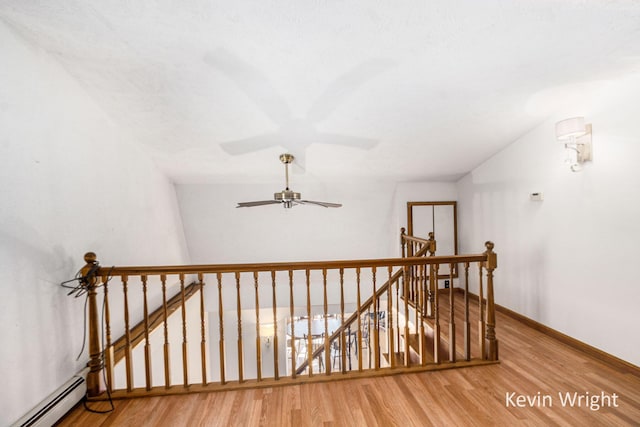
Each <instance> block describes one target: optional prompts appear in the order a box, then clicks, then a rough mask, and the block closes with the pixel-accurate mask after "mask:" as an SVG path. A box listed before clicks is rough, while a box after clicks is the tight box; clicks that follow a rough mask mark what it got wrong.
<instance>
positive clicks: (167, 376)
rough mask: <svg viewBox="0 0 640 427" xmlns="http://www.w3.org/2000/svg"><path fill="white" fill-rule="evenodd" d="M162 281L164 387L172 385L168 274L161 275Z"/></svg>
mask: <svg viewBox="0 0 640 427" xmlns="http://www.w3.org/2000/svg"><path fill="white" fill-rule="evenodd" d="M160 282H161V283H162V324H163V329H164V387H165V388H169V387H171V362H170V360H171V359H170V354H171V352H170V345H169V325H168V319H169V309H168V307H167V275H166V274H161V275H160Z"/></svg>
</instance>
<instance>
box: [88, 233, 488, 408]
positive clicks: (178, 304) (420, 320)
mask: <svg viewBox="0 0 640 427" xmlns="http://www.w3.org/2000/svg"><path fill="white" fill-rule="evenodd" d="M402 242H403V247H405V245H411V246H412V248H411V249H410V252H403V255H404V256H403V257H402V258H389V259H374V260H348V261H326V262H296V263H263V264H224V265H188V266H149V267H100V266H99V265H98V263H97V261H96V256H95V254H92V253H89V254H87V255H86V256H85V260H86V262H87V265H86V266H85V267H84V268H83V269H82V275H83V283H84V284H85V286H87V288H88V291H89V292H88V295H89V335H90V336H89V352H90V362H89V366H90V368H91V369H90V373H89V378H88V390H89V394H90V396H94V397H96V396H97V397H98V398H99V397H100V396H103V395H104V394H103V392H104V390H105V389H108V390H109V392H110V394H111V395H112V396H113V397H127V396H141V395H161V394H175V393H186V392H197V391H213V390H221V389H233V388H246V387H256V386H273V385H278V384H292V383H296V382H301V381H302V382H308V381H310V380H313V381H327V380H333V379H338V378H352V377H359V376H366V375H380V374H387V373H395V372H398V371H414V370H430V369H439V368H450V367H452V366H454V365H455V366H469V365H477V364H485V363H494V362H495V361H497V359H498V350H497V348H498V347H497V340H496V336H495V314H494V309H493V271H494V269H495V268H496V266H497V264H496V255H495V253H494V252H493V244H492V243H490V242H487V244H486V251H485V252H484V253H482V254H476V255H456V256H434V255H433V252H434V251H435V240H434V239H433V237H432V238H431V239H430V240H428V239H418V238H415V237H411V236H405V235H404V234H403V236H402ZM432 249H433V251H432ZM408 253H410V254H411V255H412V256H406V255H408ZM424 255H429V256H424ZM445 265H446V266H448V268H449V271H451V272H453V271H454V265H462V266H463V270H464V273H465V274H464V283H463V286H464V290H465V291H467V292H464V300H463V305H462V307H463V309H462V312H463V317H462V319H461V320H460V323H461V324H462V330H463V336H464V339H463V343H464V344H463V345H461V346H458V345H457V344H456V334H457V333H458V332H457V331H456V324H457V322H456V316H457V315H458V312H457V311H456V307H455V306H456V305H457V304H456V302H457V300H456V299H455V295H454V292H453V283H454V282H453V279H454V277H453V273H452V274H451V277H450V280H451V282H450V283H451V286H450V289H448V290H447V291H449V300H448V307H447V304H446V300H443V301H442V305H443V306H444V307H447V312H448V316H442V315H441V314H440V309H441V301H440V298H439V297H438V295H439V294H440V293H441V292H442V290H440V291H438V287H437V281H438V277H439V276H438V270H439V269H441V267H442V266H445ZM473 265H475V266H477V270H478V273H479V274H478V276H477V277H478V278H479V283H478V285H479V296H480V297H479V300H478V310H477V313H480V314H479V315H476V317H475V319H473V320H472V319H471V317H470V314H469V306H470V302H469V298H468V288H469V268H470V266H473ZM484 274H486V295H485V294H484V293H483V288H484V284H483V275H484ZM431 282H433V284H431ZM425 283H429V286H426V285H425ZM428 289H430V290H432V291H433V309H431V308H427V309H425V305H428V302H429V298H428ZM99 290H102V292H100V294H99V293H98V291H99ZM170 294H172V296H169V295H170ZM190 296H191V298H189V297H190ZM196 297H198V298H196ZM485 298H486V300H485ZM99 303H102V307H103V309H102V311H101V312H102V318H103V322H104V324H103V325H101V322H100V321H99V317H100V311H99V310H98V306H99ZM458 304H459V302H458ZM134 307H137V308H138V309H136V310H134ZM149 307H160V309H158V310H155V311H153V312H151V313H150V309H149ZM458 311H459V310H458ZM171 313H173V314H171ZM485 315H486V317H485ZM472 321H476V322H478V329H477V330H476V331H475V332H474V331H473V330H472V329H471V328H470V325H471V323H472ZM442 322H444V323H446V324H447V325H448V333H441V331H440V327H441V323H442ZM134 324H135V326H132V325H134ZM472 334H478V338H477V340H476V344H474V343H472V341H471V336H472ZM119 335H121V336H122V337H121V338H119V339H116V340H114V339H112V336H119ZM443 351H448V354H449V357H448V360H445V358H443V357H441V353H442V352H443ZM459 354H460V355H459ZM172 361H173V362H174V363H172ZM174 366H177V367H179V372H173V370H172V368H173V367H174ZM103 378H104V381H103Z"/></svg>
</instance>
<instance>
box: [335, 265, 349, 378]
mask: <svg viewBox="0 0 640 427" xmlns="http://www.w3.org/2000/svg"><path fill="white" fill-rule="evenodd" d="M344 319H345V317H344V268H341V269H340V320H341V322H344ZM349 345H351V336H349ZM346 357H347V337H346V335H345V332H344V331H342V333H341V334H340V365H341V366H340V370H341V371H342V373H343V374H344V373H346V372H347V363H346ZM331 367H332V368H333V365H332V366H331Z"/></svg>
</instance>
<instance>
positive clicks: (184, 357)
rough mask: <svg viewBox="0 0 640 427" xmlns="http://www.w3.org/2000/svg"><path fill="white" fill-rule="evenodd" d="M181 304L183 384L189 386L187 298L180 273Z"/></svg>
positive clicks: (182, 275) (182, 276)
mask: <svg viewBox="0 0 640 427" xmlns="http://www.w3.org/2000/svg"><path fill="white" fill-rule="evenodd" d="M179 277H180V303H181V307H182V384H183V385H184V387H188V386H189V367H188V363H189V362H188V361H189V355H188V353H187V348H188V347H187V345H188V344H187V306H186V302H187V296H186V295H185V292H184V274H183V273H180V276H179Z"/></svg>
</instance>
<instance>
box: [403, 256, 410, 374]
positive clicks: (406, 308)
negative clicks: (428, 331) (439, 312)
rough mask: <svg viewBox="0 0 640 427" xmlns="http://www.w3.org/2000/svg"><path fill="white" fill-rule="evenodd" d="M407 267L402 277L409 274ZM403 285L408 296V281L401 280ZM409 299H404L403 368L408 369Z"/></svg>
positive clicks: (404, 268)
mask: <svg viewBox="0 0 640 427" xmlns="http://www.w3.org/2000/svg"><path fill="white" fill-rule="evenodd" d="M409 271H410V270H409V267H408V266H406V265H405V266H404V267H402V274H403V276H407V275H408V274H410V273H409ZM402 283H403V285H404V294H405V295H408V288H409V281H408V280H403V281H402ZM409 350H410V349H409V299H408V298H405V299H404V366H406V367H409V364H410V362H411V359H410V353H409Z"/></svg>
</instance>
